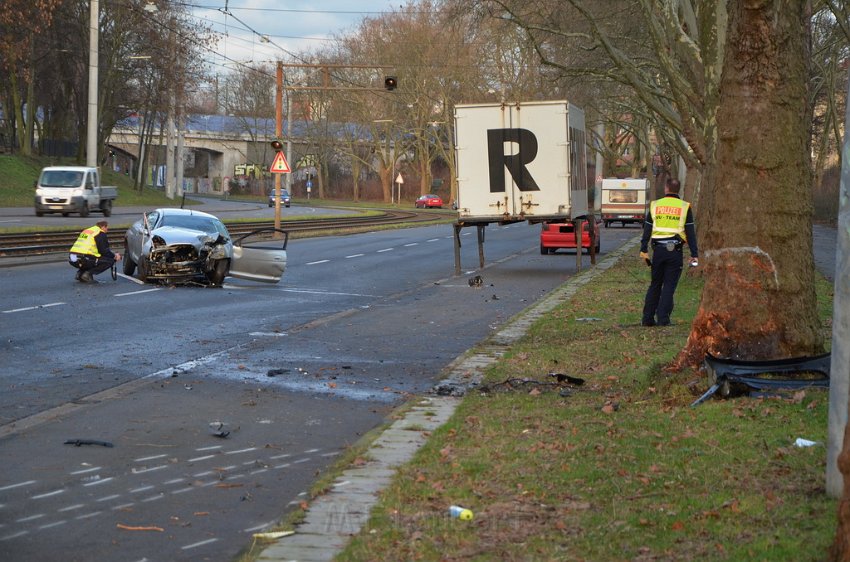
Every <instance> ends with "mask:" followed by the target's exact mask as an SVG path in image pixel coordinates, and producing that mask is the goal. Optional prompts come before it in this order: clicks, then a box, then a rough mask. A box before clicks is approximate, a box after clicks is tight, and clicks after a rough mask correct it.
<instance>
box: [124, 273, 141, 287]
mask: <svg viewBox="0 0 850 562" xmlns="http://www.w3.org/2000/svg"><path fill="white" fill-rule="evenodd" d="M118 276H119V277H123V278H124V279H126V280H127V281H132V282H133V283H136V284H137V285H144V284H145V282H144V281H142V280H141V279H136V278H135V277H132V276H130V275H124V274H123V273H118Z"/></svg>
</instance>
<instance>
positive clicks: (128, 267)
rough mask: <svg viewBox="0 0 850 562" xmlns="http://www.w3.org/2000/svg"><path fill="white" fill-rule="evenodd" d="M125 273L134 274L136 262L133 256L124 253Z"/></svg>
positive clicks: (125, 244)
mask: <svg viewBox="0 0 850 562" xmlns="http://www.w3.org/2000/svg"><path fill="white" fill-rule="evenodd" d="M124 247H125V248H126V247H127V243H126V242H124ZM123 270H124V275H133V274H134V273H135V272H136V262H134V261H133V258H131V257H130V256H128V255H127V254H124V267H123Z"/></svg>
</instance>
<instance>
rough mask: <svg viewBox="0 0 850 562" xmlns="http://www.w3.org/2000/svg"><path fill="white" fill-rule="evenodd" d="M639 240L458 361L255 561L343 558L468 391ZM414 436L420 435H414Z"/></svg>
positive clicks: (318, 561) (301, 561) (316, 561)
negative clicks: (403, 469)
mask: <svg viewBox="0 0 850 562" xmlns="http://www.w3.org/2000/svg"><path fill="white" fill-rule="evenodd" d="M639 242H640V238H639V237H635V238H632V239H631V240H628V241H626V242H625V243H624V244H623V245H622V246H620V247H619V248H618V249H616V250H615V251H613V252H611V253H609V254H608V255H607V256H606V257H605V259H604V260H602V261H601V262H600V263H598V264H596V266H595V267H593V268H591V269H588V270H586V271H585V272H583V273H581V274H579V275H576V276H575V277H573V278H571V279H570V280H569V281H567V282H566V283H564V284H563V285H562V286H561V287H559V288H558V289H556V290H554V291H553V292H552V293H550V294H549V295H548V296H546V297H544V298H543V299H541V300H540V301H538V302H537V303H535V304H534V305H532V306H531V307H529V308H528V309H526V310H525V311H523V312H521V313H520V314H518V315H517V316H515V317H514V318H513V319H511V320H509V321H508V322H507V323H506V324H505V325H504V326H503V327H502V329H501V330H499V331H498V332H497V333H495V334H494V335H492V336H490V337H489V338H488V339H487V340H485V341H484V342H482V343H481V344H480V345H478V346H476V347H475V348H474V350H473V352H472V353H471V354H468V355H464V356H461V357H459V358H458V359H456V360H455V361H453V362H452V363H451V364H450V365H449V366H448V367H447V368H446V370H447V372H448V374H447V376H446V378H444V379H443V380H442V381H441V382H440V383H439V384H438V385H437V386H435V387H434V389H433V392H434V393H435V395H432V396H424V397H419V398H417V399H414V401H415V405H414V406H413V407H412V408H410V409H409V410H408V411H407V412H406V413H405V415H404V416H403V417H402V418H401V419H398V420H396V421H395V422H394V423H393V424H392V425H391V426H390V427H389V428H387V429H386V430H384V431H383V432H382V433H381V435H380V436H379V437H378V438H377V439H375V441H374V442H373V443H372V444H371V446H370V447H369V449H368V450H367V451H366V453H365V454H366V456H368V457H369V458H370V459H372V460H371V461H370V462H368V463H367V464H366V465H365V466H358V467H352V468H349V469H347V470H345V471H343V472H342V474H340V475H339V477H337V479H336V480H334V482H333V484H332V485H331V489H330V491H328V492H327V493H326V494H324V495H322V496H320V497H318V498H316V499H315V500H314V501H313V502H312V503H311V504H310V507H309V509H308V511H307V513H306V517H305V519H304V521H303V522H302V523H301V524H299V525H298V526H296V528H295V534H294V535H290V536H288V537H283V538H281V539H279V540H278V541H277V542H276V543H275V544H272V545H270V546H267V547H266V548H265V549H264V550H263V551H262V553H261V554H260V556H259V557H258V558H257V560H260V561H262V562H289V561H299V562H327V561H330V560H333V558H334V557H335V556H336V555H337V554H339V553H340V552H342V550H343V549H344V548H345V546H346V545H347V544H348V541H349V539H350V538H351V537H352V536H354V535H357V534H359V533H360V532H361V531H362V530H363V529H364V528H366V527H367V525H368V522H369V517H370V512H371V509H372V507H373V506H374V505H375V504H377V503H378V500H379V499H380V492H381V491H382V490H383V489H385V488H386V487H387V486H389V484H390V482H391V481H392V479H393V478H394V477H395V473H396V469H397V468H399V467H400V466H401V465H403V464H406V463H407V462H409V461H410V460H411V459H412V458H413V455H414V454H415V453H416V452H417V451H418V450H419V449H420V448H421V447H422V446H423V445H424V444H425V442H426V441H427V439H428V438H427V436H428V435H430V434H431V433H432V432H433V431H435V430H436V429H438V428H439V427H440V426H442V425H443V424H445V423H446V422H447V421H448V420H449V419H450V418H451V417H452V415H454V412H455V410H456V409H457V407H458V405H459V404H460V403H461V401H462V396H463V395H464V394H465V393H466V390H467V389H468V388H474V387H475V386H477V385H478V384H479V382H480V380H481V378H482V376H483V374H484V370H485V369H486V368H487V367H489V366H490V365H492V364H493V363H495V362H496V361H498V360H499V358H501V357H502V355H504V354H505V353H506V352H507V351H508V349H509V348H510V345H511V344H513V343H515V342H517V341H518V340H519V339H520V338H521V337H523V336H524V335H525V334H526V333H527V331H528V329H529V327H530V326H531V325H532V324H533V323H534V322H536V321H537V320H538V319H539V318H541V317H542V316H543V315H545V314H547V313H549V312H551V311H552V310H553V309H555V308H556V307H558V306H559V305H561V304H562V303H564V302H567V301H569V300H570V299H571V298H572V297H573V295H575V293H576V292H577V291H578V290H579V289H580V288H581V287H583V286H584V285H585V284H587V283H588V282H590V281H591V280H593V279H594V278H596V277H598V276H599V275H601V274H602V273H604V272H605V271H607V270H608V269H610V268H611V267H612V266H613V265H614V264H615V263H617V261H619V260H620V258H622V257H623V255H625V254H626V253H628V252H629V251H632V250H633V248H634V247H635V246H637V245H638V243H639ZM413 428H415V429H413Z"/></svg>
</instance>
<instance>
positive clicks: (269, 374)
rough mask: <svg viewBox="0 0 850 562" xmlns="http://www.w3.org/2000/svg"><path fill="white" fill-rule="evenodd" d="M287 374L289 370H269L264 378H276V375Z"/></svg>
mask: <svg viewBox="0 0 850 562" xmlns="http://www.w3.org/2000/svg"><path fill="white" fill-rule="evenodd" d="M287 373H289V369H269V370H268V372H266V376H267V377H276V376H278V375H285V374H287Z"/></svg>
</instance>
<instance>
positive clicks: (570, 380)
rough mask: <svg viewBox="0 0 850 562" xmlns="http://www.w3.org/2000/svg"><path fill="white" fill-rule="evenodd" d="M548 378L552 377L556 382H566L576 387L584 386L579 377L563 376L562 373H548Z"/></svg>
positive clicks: (582, 380)
mask: <svg viewBox="0 0 850 562" xmlns="http://www.w3.org/2000/svg"><path fill="white" fill-rule="evenodd" d="M548 376H550V377H554V378H555V380H556V381H558V382H561V383H563V382H566V383H570V384H574V385H576V386H581V385H583V384H584V379H582V378H579V377H573V376H571V375H565V374H564V373H549V375H548Z"/></svg>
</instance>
